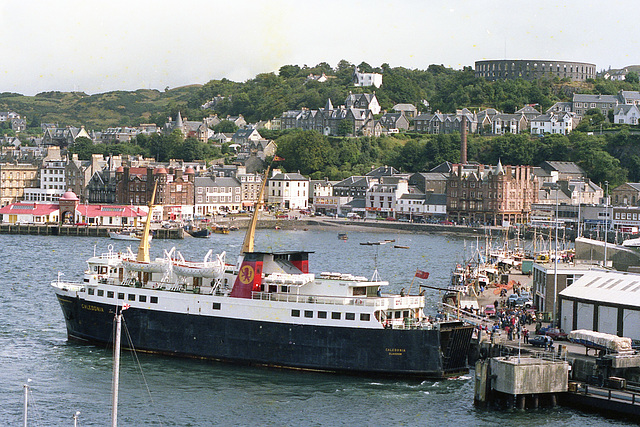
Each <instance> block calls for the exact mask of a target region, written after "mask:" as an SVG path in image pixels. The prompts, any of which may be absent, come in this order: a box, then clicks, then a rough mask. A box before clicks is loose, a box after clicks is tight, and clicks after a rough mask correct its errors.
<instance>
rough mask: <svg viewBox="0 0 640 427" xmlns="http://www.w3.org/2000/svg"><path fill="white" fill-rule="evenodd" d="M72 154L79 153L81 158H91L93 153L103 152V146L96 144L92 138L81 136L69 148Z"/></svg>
mask: <svg viewBox="0 0 640 427" xmlns="http://www.w3.org/2000/svg"><path fill="white" fill-rule="evenodd" d="M68 150H69V152H70V153H72V154H77V155H78V159H80V160H90V159H91V155H92V154H103V147H101V146H99V145H95V144H94V143H93V141H92V140H90V139H89V138H87V137H84V136H81V137H79V138H76V140H75V142H74V143H73V144H72V145H71V146H70V147H69V148H68Z"/></svg>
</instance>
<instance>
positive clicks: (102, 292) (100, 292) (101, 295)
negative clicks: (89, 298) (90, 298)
mask: <svg viewBox="0 0 640 427" xmlns="http://www.w3.org/2000/svg"><path fill="white" fill-rule="evenodd" d="M98 296H99V297H103V296H104V289H98Z"/></svg>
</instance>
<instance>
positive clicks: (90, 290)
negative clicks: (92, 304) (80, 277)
mask: <svg viewBox="0 0 640 427" xmlns="http://www.w3.org/2000/svg"><path fill="white" fill-rule="evenodd" d="M87 292H89V295H93V294H94V293H95V290H94V289H93V288H89V289H88V290H87Z"/></svg>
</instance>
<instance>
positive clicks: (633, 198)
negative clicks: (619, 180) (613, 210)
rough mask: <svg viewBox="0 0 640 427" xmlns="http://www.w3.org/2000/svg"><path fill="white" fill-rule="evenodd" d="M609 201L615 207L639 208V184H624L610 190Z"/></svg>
mask: <svg viewBox="0 0 640 427" xmlns="http://www.w3.org/2000/svg"><path fill="white" fill-rule="evenodd" d="M611 201H612V202H613V204H614V205H617V206H640V182H626V183H624V184H622V185H619V186H617V187H616V188H614V189H613V190H611Z"/></svg>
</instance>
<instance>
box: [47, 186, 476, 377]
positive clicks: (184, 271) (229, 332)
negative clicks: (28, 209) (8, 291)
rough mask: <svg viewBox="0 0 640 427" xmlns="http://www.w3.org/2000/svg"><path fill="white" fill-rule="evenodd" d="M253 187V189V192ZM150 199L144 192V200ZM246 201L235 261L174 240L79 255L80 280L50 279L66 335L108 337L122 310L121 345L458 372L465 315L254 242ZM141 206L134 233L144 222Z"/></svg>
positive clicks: (466, 340) (245, 360) (304, 366)
mask: <svg viewBox="0 0 640 427" xmlns="http://www.w3.org/2000/svg"><path fill="white" fill-rule="evenodd" d="M261 199H262V197H260V200H261ZM152 204H153V200H152V201H151V203H150V205H152ZM258 211H259V208H258V207H256V209H255V212H254V215H253V217H252V218H251V221H250V224H249V228H248V230H247V234H246V235H245V240H244V244H243V247H242V252H241V254H240V256H239V257H238V260H237V262H235V263H231V264H230V263H226V262H225V255H224V254H220V255H215V256H214V255H213V254H212V251H210V252H209V253H208V254H207V255H206V256H205V258H204V259H203V260H202V261H187V260H184V258H183V257H182V256H181V255H180V254H179V253H176V251H175V250H171V251H165V253H164V255H163V256H162V257H160V258H156V259H155V260H151V259H150V257H149V242H148V241H147V240H146V239H142V240H141V241H140V246H139V248H138V253H137V255H136V254H133V252H132V251H131V250H129V252H128V253H124V254H123V253H116V252H114V251H113V250H112V249H109V250H108V251H107V252H106V253H104V254H100V255H94V256H93V257H91V258H89V260H88V261H87V270H86V271H85V273H84V276H83V281H82V282H78V283H74V282H69V281H63V280H60V277H58V279H57V280H55V281H54V282H52V283H51V286H52V287H53V289H54V291H55V294H56V296H57V298H58V301H59V303H60V305H61V307H62V312H63V315H64V319H65V322H66V327H67V334H68V338H69V339H70V340H75V341H81V342H86V343H92V344H98V345H103V346H109V345H112V341H113V333H112V331H113V319H114V316H115V314H116V313H120V312H122V309H123V308H126V309H127V310H126V311H125V312H124V316H123V317H124V321H125V324H126V326H127V330H128V333H129V336H130V342H124V340H123V342H122V346H123V348H129V349H135V350H136V351H143V352H149V353H157V354H163V355H170V356H180V357H192V358H200V359H209V360H216V361H224V362H232V363H238V364H247V365H259V366H269V367H280V368H290V369H299V370H310V371H321V372H336V373H348V374H359V375H370V376H376V377H378V376H379V377H382V376H387V377H410V378H416V379H418V378H420V379H422V378H432V379H437V378H445V377H451V376H457V375H460V374H464V373H466V372H468V366H467V354H468V351H469V346H470V341H471V335H472V331H473V328H472V326H469V325H466V324H464V323H462V322H458V321H442V320H435V319H431V318H429V317H428V316H426V315H425V313H424V304H425V303H424V297H423V296H421V295H408V296H405V295H394V294H386V293H384V294H383V293H382V290H383V289H384V287H385V286H387V285H388V282H386V281H382V280H368V279H367V278H365V277H361V276H353V275H351V274H342V273H334V272H325V273H321V274H319V275H315V274H313V273H311V272H310V269H309V254H310V252H306V251H295V250H292V251H285V252H260V251H254V233H255V227H256V223H257V218H258ZM149 227H150V216H149V218H147V222H146V224H145V228H144V233H145V235H146V234H148V232H149Z"/></svg>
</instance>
